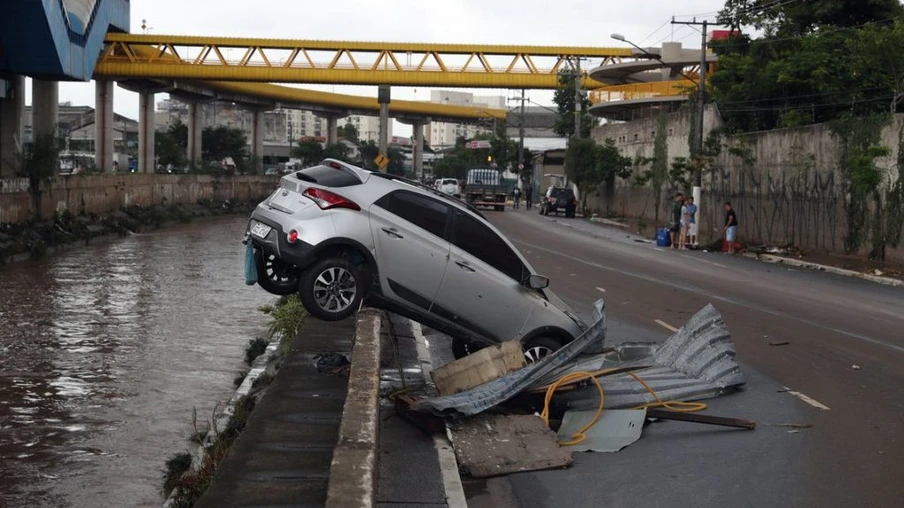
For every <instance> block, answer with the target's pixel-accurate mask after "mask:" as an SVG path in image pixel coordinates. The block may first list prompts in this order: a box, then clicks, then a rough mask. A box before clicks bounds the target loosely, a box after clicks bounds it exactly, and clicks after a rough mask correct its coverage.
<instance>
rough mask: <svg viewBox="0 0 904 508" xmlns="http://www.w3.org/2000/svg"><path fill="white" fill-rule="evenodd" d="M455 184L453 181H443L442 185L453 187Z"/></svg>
mask: <svg viewBox="0 0 904 508" xmlns="http://www.w3.org/2000/svg"><path fill="white" fill-rule="evenodd" d="M457 183H458V182H457V181H455V180H443V185H455V184H457Z"/></svg>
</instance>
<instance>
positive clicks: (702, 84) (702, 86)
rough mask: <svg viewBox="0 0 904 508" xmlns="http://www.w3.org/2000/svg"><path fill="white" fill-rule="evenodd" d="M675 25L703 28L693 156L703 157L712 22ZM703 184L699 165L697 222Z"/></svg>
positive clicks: (688, 22)
mask: <svg viewBox="0 0 904 508" xmlns="http://www.w3.org/2000/svg"><path fill="white" fill-rule="evenodd" d="M672 24H673V25H688V26H700V27H701V28H702V30H701V35H702V37H701V42H700V78H699V79H698V80H697V85H698V89H697V125H696V126H695V127H696V128H697V136H696V139H695V143H694V147H693V153H691V156H692V157H693V156H696V157H698V158H700V157H703V113H704V112H705V111H706V42H707V41H706V36H707V35H708V34H707V28H708V27H709V25H710V23H709V21H707V20H703V21H697V18H694V19H693V21H675V18H674V17H672ZM702 186H703V168H702V167H697V168H695V169H694V188H693V196H694V203H695V204H696V205H697V210H698V211H697V217H696V219H695V221H696V222H697V224H699V223H700V211H699V210H700V209H701V208H702V205H703V203H702V202H701V194H702Z"/></svg>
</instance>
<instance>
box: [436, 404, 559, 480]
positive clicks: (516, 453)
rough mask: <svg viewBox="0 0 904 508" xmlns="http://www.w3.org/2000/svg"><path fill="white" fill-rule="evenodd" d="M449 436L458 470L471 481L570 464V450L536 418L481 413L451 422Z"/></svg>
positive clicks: (557, 467) (556, 467)
mask: <svg viewBox="0 0 904 508" xmlns="http://www.w3.org/2000/svg"><path fill="white" fill-rule="evenodd" d="M449 434H450V438H451V440H452V445H453V446H454V448H455V455H456V457H457V458H458V464H459V467H460V469H461V470H462V472H464V473H465V474H468V475H470V476H472V477H474V478H489V477H492V476H500V475H505V474H510V473H519V472H523V471H537V470H542V469H560V468H565V467H568V466H570V465H571V464H572V458H571V450H570V449H568V448H564V447H561V446H559V444H558V442H557V440H556V434H555V433H554V432H553V431H551V430H550V429H549V428H548V427H547V426H546V424H545V423H543V420H542V419H540V418H539V417H537V416H532V415H490V414H482V415H478V416H475V417H473V418H467V419H463V420H457V421H454V422H451V423H450V424H449Z"/></svg>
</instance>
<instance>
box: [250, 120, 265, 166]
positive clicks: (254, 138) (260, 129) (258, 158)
mask: <svg viewBox="0 0 904 508" xmlns="http://www.w3.org/2000/svg"><path fill="white" fill-rule="evenodd" d="M251 118H252V128H251V158H252V161H254V172H255V173H257V174H261V173H262V172H263V167H264V110H262V109H255V110H254V111H253V113H252V115H251Z"/></svg>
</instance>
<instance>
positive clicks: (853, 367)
mask: <svg viewBox="0 0 904 508" xmlns="http://www.w3.org/2000/svg"><path fill="white" fill-rule="evenodd" d="M851 368H852V369H854V370H860V366H859V365H857V364H856V363H855V364H854V365H851Z"/></svg>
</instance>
